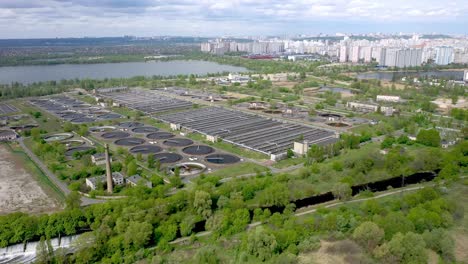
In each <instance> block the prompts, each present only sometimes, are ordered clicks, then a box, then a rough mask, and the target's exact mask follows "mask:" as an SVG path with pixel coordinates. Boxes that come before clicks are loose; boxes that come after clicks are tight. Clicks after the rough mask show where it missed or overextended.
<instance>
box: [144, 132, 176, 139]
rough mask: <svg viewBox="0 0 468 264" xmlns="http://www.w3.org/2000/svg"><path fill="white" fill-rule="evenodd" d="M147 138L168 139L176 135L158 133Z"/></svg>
mask: <svg viewBox="0 0 468 264" xmlns="http://www.w3.org/2000/svg"><path fill="white" fill-rule="evenodd" d="M146 137H147V138H149V139H168V138H173V137H175V135H174V134H172V133H169V132H156V133H151V134H148V135H146Z"/></svg>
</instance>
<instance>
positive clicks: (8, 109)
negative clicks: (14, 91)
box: [0, 103, 19, 115]
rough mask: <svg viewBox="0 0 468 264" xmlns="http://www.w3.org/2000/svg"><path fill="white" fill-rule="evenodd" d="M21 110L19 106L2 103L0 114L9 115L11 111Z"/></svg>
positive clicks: (0, 104)
mask: <svg viewBox="0 0 468 264" xmlns="http://www.w3.org/2000/svg"><path fill="white" fill-rule="evenodd" d="M16 112H19V110H18V108H16V107H14V106H13V105H11V104H6V103H0V115H7V114H11V113H16Z"/></svg>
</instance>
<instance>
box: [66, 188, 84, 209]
mask: <svg viewBox="0 0 468 264" xmlns="http://www.w3.org/2000/svg"><path fill="white" fill-rule="evenodd" d="M65 205H66V208H67V209H76V208H79V207H80V205H81V196H80V194H79V193H78V192H76V191H74V192H71V193H70V194H69V195H68V196H67V198H66V199H65Z"/></svg>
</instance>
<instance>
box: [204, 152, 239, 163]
mask: <svg viewBox="0 0 468 264" xmlns="http://www.w3.org/2000/svg"><path fill="white" fill-rule="evenodd" d="M205 160H206V161H207V162H210V163H215V164H232V163H236V162H239V161H240V158H239V157H237V156H233V155H228V154H213V155H209V156H206V158H205Z"/></svg>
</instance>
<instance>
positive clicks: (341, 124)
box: [327, 122, 351, 127]
mask: <svg viewBox="0 0 468 264" xmlns="http://www.w3.org/2000/svg"><path fill="white" fill-rule="evenodd" d="M327 125H329V126H332V127H349V126H351V125H349V124H346V123H343V122H331V123H327Z"/></svg>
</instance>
